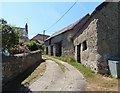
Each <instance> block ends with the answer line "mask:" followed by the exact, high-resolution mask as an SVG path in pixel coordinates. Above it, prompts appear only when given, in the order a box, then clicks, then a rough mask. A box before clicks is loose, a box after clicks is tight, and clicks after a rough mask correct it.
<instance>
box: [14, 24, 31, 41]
mask: <svg viewBox="0 0 120 93" xmlns="http://www.w3.org/2000/svg"><path fill="white" fill-rule="evenodd" d="M16 28H17V29H19V30H20V32H19V34H20V40H23V41H29V38H28V25H27V23H26V24H25V27H24V28H21V27H16Z"/></svg>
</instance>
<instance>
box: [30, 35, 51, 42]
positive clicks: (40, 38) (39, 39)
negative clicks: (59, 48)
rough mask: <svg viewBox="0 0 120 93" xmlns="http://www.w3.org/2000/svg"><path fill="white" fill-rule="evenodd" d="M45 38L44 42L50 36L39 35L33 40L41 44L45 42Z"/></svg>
mask: <svg viewBox="0 0 120 93" xmlns="http://www.w3.org/2000/svg"><path fill="white" fill-rule="evenodd" d="M43 37H44V40H45V39H47V38H48V37H50V36H48V35H43V34H37V35H36V36H34V37H33V38H32V39H31V40H37V41H39V42H43Z"/></svg>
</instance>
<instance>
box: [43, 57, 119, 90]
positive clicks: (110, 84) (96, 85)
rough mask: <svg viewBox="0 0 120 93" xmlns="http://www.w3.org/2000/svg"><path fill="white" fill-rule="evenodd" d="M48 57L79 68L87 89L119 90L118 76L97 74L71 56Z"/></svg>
mask: <svg viewBox="0 0 120 93" xmlns="http://www.w3.org/2000/svg"><path fill="white" fill-rule="evenodd" d="M44 57H47V55H44ZM48 57H52V58H55V59H59V60H62V61H64V62H67V63H68V64H70V65H72V66H74V67H75V68H76V69H77V70H79V71H80V72H81V73H82V74H83V76H84V77H85V79H86V81H87V89H86V91H118V79H116V78H112V77H109V76H106V75H101V74H95V73H94V72H93V71H91V69H89V68H87V67H85V66H83V65H81V64H80V63H78V62H76V61H75V60H73V59H70V58H65V57H55V56H48Z"/></svg>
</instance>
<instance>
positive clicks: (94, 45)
mask: <svg viewBox="0 0 120 93" xmlns="http://www.w3.org/2000/svg"><path fill="white" fill-rule="evenodd" d="M118 5H119V4H118V3H113V2H103V3H102V4H100V5H99V6H98V7H97V8H96V9H95V10H94V11H93V13H92V14H91V15H90V17H89V19H88V21H87V22H86V23H85V25H84V26H83V27H82V29H81V30H79V32H78V33H77V34H76V35H74V36H73V39H74V46H75V59H76V60H77V61H79V62H80V63H81V64H84V65H85V66H87V67H90V68H91V69H92V70H93V71H95V72H97V73H101V74H106V73H109V67H108V60H109V59H119V58H120V51H119V50H120V34H119V33H120V30H118V29H119V27H118V19H119V18H118Z"/></svg>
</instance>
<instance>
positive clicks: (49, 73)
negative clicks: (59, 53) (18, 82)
mask: <svg viewBox="0 0 120 93" xmlns="http://www.w3.org/2000/svg"><path fill="white" fill-rule="evenodd" d="M56 62H59V63H61V64H63V65H64V66H65V68H66V70H65V72H63V71H62V70H61V68H60V67H59V65H58V64H57V63H56ZM46 63H47V68H46V71H45V73H44V74H43V76H42V77H41V78H39V79H38V80H37V81H35V82H34V83H33V84H31V85H30V86H29V89H30V90H31V91H84V90H85V88H86V81H85V80H84V78H83V76H82V74H81V73H80V72H79V71H78V70H76V69H75V68H74V67H73V66H71V65H69V64H68V63H65V62H63V61H60V60H57V59H54V61H52V60H46Z"/></svg>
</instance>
